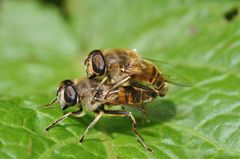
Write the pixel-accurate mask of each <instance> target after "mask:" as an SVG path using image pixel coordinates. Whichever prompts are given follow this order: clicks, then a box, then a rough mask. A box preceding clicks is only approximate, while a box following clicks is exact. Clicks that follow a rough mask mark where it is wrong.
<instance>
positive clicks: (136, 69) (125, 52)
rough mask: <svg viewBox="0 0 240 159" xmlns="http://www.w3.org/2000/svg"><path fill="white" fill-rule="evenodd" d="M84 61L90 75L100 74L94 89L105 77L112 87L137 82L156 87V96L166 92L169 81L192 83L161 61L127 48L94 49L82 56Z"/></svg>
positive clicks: (92, 76)
mask: <svg viewBox="0 0 240 159" xmlns="http://www.w3.org/2000/svg"><path fill="white" fill-rule="evenodd" d="M85 65H86V66H87V68H86V72H87V75H88V77H89V78H90V79H92V78H95V77H103V78H102V81H101V83H100V85H99V86H98V87H97V89H98V88H100V87H101V84H103V83H104V82H105V81H109V82H110V83H112V84H114V86H113V87H112V88H116V87H118V86H121V85H131V84H132V83H140V84H143V85H147V86H148V87H150V88H153V89H155V90H156V91H157V92H158V93H159V94H158V95H159V96H165V95H166V93H167V91H168V83H171V84H175V85H178V86H191V84H190V82H188V81H187V80H186V79H185V78H183V77H181V76H180V75H178V74H177V73H175V72H174V71H171V69H168V68H166V67H165V66H164V65H166V64H164V63H163V62H158V61H154V60H150V59H145V58H142V57H140V56H139V54H138V53H137V52H136V51H135V50H130V49H102V50H93V51H92V52H90V53H89V55H88V56H87V58H86V59H85ZM163 68H166V69H165V72H162V69H163Z"/></svg>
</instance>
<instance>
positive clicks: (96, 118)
mask: <svg viewBox="0 0 240 159" xmlns="http://www.w3.org/2000/svg"><path fill="white" fill-rule="evenodd" d="M102 115H103V112H102V111H100V112H99V113H98V115H97V116H96V117H95V119H94V120H93V121H92V122H91V123H90V124H89V125H88V127H87V128H86V130H85V131H84V133H83V135H82V137H81V139H80V140H79V142H80V144H81V143H82V142H83V140H84V138H85V136H86V135H87V133H88V130H89V129H90V128H92V127H93V126H94V125H95V124H96V123H97V122H98V120H99V119H100V118H101V116H102Z"/></svg>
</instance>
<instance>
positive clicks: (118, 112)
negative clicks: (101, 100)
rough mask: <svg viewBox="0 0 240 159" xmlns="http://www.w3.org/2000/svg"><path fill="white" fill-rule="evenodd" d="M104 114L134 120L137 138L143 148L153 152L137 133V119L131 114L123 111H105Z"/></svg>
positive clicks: (133, 126)
mask: <svg viewBox="0 0 240 159" xmlns="http://www.w3.org/2000/svg"><path fill="white" fill-rule="evenodd" d="M103 112H104V114H107V115H111V116H121V117H130V118H131V120H132V131H133V133H134V134H135V136H136V137H137V139H138V141H139V142H140V143H141V144H142V146H143V147H144V148H145V149H147V150H148V151H150V152H152V149H151V148H149V147H148V146H147V145H146V144H145V142H144V140H143V138H142V137H141V136H140V134H139V133H138V131H137V123H136V120H135V118H134V117H133V115H132V113H131V112H128V111H123V110H103Z"/></svg>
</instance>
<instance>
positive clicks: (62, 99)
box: [57, 80, 79, 110]
mask: <svg viewBox="0 0 240 159" xmlns="http://www.w3.org/2000/svg"><path fill="white" fill-rule="evenodd" d="M57 98H58V103H59V105H60V107H61V109H62V110H65V109H66V108H68V107H70V106H74V105H76V104H77V103H78V102H79V97H78V94H77V91H76V88H75V86H74V83H73V82H72V81H71V80H64V81H62V82H61V84H60V86H59V88H58V90H57Z"/></svg>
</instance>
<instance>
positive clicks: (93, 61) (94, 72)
mask: <svg viewBox="0 0 240 159" xmlns="http://www.w3.org/2000/svg"><path fill="white" fill-rule="evenodd" d="M85 65H86V66H87V70H86V72H87V75H88V77H89V78H94V77H95V76H101V75H103V74H105V73H106V68H107V66H106V62H105V59H104V56H103V54H102V52H101V51H100V50H93V51H92V52H91V53H90V54H89V55H88V57H87V58H86V60H85Z"/></svg>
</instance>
